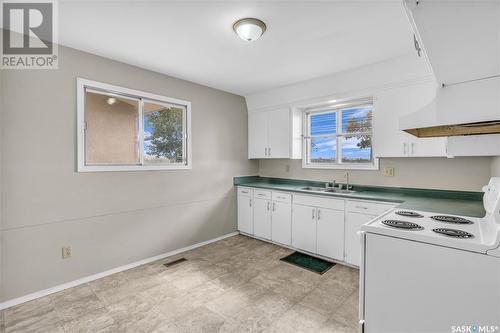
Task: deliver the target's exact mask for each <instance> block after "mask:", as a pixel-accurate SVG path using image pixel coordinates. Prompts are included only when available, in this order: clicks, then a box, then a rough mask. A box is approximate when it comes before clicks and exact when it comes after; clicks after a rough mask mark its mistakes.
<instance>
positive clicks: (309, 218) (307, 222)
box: [292, 204, 316, 253]
mask: <svg viewBox="0 0 500 333" xmlns="http://www.w3.org/2000/svg"><path fill="white" fill-rule="evenodd" d="M292 207H293V208H292V210H293V213H292V246H293V247H295V248H297V249H300V250H304V251H308V252H311V253H316V207H312V206H302V205H296V204H294V205H293V206H292Z"/></svg>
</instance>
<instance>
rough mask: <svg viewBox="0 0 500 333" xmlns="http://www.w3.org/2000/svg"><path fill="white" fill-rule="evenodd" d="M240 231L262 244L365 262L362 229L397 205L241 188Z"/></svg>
mask: <svg viewBox="0 0 500 333" xmlns="http://www.w3.org/2000/svg"><path fill="white" fill-rule="evenodd" d="M237 191H238V230H239V231H240V232H243V233H245V234H248V235H253V236H255V237H258V238H259V239H263V240H269V241H272V242H274V243H277V244H281V245H285V246H288V247H292V248H295V249H297V250H299V251H300V250H302V251H307V252H309V253H311V254H318V255H320V256H323V257H327V258H331V259H335V260H337V261H341V262H346V263H347V264H350V265H353V266H359V263H360V253H361V245H360V235H359V231H360V229H361V226H362V225H363V224H365V223H367V222H369V221H370V220H372V219H373V218H375V217H377V216H380V215H381V214H383V213H385V212H386V211H388V210H389V209H391V208H393V207H394V206H395V204H391V203H384V202H376V201H367V200H355V199H342V198H335V197H328V196H321V195H302V194H292V193H290V192H286V191H270V190H265V189H256V188H255V189H252V188H248V187H238V190H237Z"/></svg>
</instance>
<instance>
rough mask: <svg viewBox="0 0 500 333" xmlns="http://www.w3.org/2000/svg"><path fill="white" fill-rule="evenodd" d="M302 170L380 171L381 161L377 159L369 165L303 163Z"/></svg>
mask: <svg viewBox="0 0 500 333" xmlns="http://www.w3.org/2000/svg"><path fill="white" fill-rule="evenodd" d="M302 168H303V169H327V170H331V169H334V170H372V171H373V170H379V169H380V168H379V161H378V159H375V160H374V161H373V163H367V164H361V163H360V164H348V163H345V164H334V163H332V164H328V163H325V164H319V163H316V164H311V163H309V164H308V163H305V162H303V163H302Z"/></svg>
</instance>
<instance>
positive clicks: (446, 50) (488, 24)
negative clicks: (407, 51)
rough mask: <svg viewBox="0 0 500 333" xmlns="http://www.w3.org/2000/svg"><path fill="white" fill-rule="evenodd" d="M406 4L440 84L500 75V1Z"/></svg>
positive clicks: (411, 1) (407, 1)
mask: <svg viewBox="0 0 500 333" xmlns="http://www.w3.org/2000/svg"><path fill="white" fill-rule="evenodd" d="M405 7H406V10H407V12H408V14H409V18H410V22H411V23H412V26H413V29H414V32H415V35H416V36H417V39H418V41H419V43H420V47H421V48H422V50H421V53H422V55H423V56H426V57H427V58H428V60H429V62H430V64H431V67H432V70H433V72H434V75H435V76H436V78H437V80H438V82H439V83H455V82H460V81H466V80H471V79H477V78H482V77H487V76H491V75H496V74H499V69H500V61H499V60H498V59H500V29H499V25H498V24H499V23H498V22H500V2H499V1H416V0H405Z"/></svg>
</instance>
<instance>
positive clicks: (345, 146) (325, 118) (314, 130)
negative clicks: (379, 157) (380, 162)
mask: <svg viewBox="0 0 500 333" xmlns="http://www.w3.org/2000/svg"><path fill="white" fill-rule="evenodd" d="M371 110H372V108H371V107H356V108H348V109H344V110H342V111H337V112H342V113H341V116H340V118H341V120H342V126H341V128H342V133H346V132H347V130H348V127H347V124H348V122H349V121H357V122H360V123H363V124H364V126H366V130H367V131H369V132H370V131H371ZM336 134H337V114H336V112H330V113H320V114H313V115H311V116H310V135H311V137H312V138H311V139H310V140H311V141H310V145H311V146H310V147H311V151H310V160H311V161H313V162H335V160H336V155H337V139H336ZM319 135H321V136H324V135H331V137H321V138H314V136H319ZM361 139H362V137H361V136H352V137H349V138H346V137H342V138H341V140H340V141H341V142H340V144H341V147H339V148H340V149H341V150H342V154H341V155H342V162H346V163H349V162H370V161H371V160H372V148H371V147H368V148H360V147H359V144H360V142H361Z"/></svg>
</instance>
